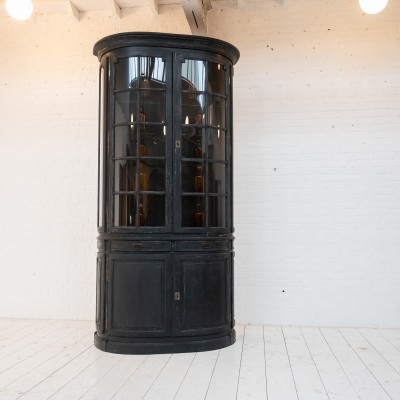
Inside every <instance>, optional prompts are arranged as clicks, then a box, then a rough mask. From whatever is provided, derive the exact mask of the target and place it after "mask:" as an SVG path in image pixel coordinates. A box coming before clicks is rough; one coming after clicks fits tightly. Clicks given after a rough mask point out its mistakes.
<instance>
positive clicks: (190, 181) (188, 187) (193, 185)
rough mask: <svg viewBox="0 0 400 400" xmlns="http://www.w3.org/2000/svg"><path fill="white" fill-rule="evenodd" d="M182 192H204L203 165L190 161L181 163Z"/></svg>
mask: <svg viewBox="0 0 400 400" xmlns="http://www.w3.org/2000/svg"><path fill="white" fill-rule="evenodd" d="M182 192H188V193H204V192H205V165H204V163H196V162H191V161H183V162H182Z"/></svg>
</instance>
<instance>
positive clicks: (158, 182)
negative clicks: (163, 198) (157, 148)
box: [142, 159, 165, 192]
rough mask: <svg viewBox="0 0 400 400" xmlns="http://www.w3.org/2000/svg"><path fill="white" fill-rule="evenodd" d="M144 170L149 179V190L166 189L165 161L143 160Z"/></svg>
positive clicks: (162, 190)
mask: <svg viewBox="0 0 400 400" xmlns="http://www.w3.org/2000/svg"><path fill="white" fill-rule="evenodd" d="M142 164H143V168H142V171H143V172H144V174H145V177H146V179H147V183H146V187H147V189H146V190H148V191H152V192H164V191H165V161H164V160H148V159H146V161H143V162H142Z"/></svg>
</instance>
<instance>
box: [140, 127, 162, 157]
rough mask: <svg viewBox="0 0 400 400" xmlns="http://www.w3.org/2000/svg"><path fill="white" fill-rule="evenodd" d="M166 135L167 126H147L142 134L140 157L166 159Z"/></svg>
mask: <svg viewBox="0 0 400 400" xmlns="http://www.w3.org/2000/svg"><path fill="white" fill-rule="evenodd" d="M166 135H167V131H166V126H165V125H146V127H145V129H144V130H143V132H141V134H140V145H141V147H140V155H141V156H149V157H165V142H166V137H167V136H166Z"/></svg>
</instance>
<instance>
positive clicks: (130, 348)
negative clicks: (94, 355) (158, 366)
mask: <svg viewBox="0 0 400 400" xmlns="http://www.w3.org/2000/svg"><path fill="white" fill-rule="evenodd" d="M235 341H236V332H235V330H234V329H232V331H231V332H229V333H227V334H225V335H224V336H220V337H215V336H214V337H211V338H207V337H206V336H195V337H181V338H174V339H171V338H168V339H164V338H163V339H161V338H158V339H156V338H146V339H144V338H141V339H132V338H130V339H128V340H127V341H120V340H115V339H113V340H109V339H105V338H102V337H100V336H99V335H98V334H97V332H95V333H94V345H95V346H96V347H97V348H98V349H100V350H102V351H106V352H108V353H118V354H166V353H191V352H198V351H210V350H217V349H221V348H223V347H228V346H230V345H231V344H233V343H235Z"/></svg>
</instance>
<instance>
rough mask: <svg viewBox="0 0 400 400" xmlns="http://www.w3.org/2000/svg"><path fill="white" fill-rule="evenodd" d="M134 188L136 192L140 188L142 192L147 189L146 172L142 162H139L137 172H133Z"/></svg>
mask: <svg viewBox="0 0 400 400" xmlns="http://www.w3.org/2000/svg"><path fill="white" fill-rule="evenodd" d="M138 176H139V186H138V182H137V179H138ZM134 182H135V184H134V190H135V191H136V192H137V191H138V190H140V191H141V192H144V191H146V190H147V174H146V171H145V169H144V164H143V163H140V164H139V173H138V174H135V179H134Z"/></svg>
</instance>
